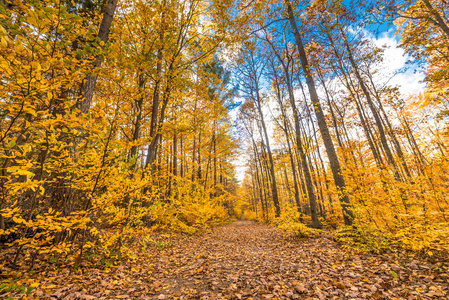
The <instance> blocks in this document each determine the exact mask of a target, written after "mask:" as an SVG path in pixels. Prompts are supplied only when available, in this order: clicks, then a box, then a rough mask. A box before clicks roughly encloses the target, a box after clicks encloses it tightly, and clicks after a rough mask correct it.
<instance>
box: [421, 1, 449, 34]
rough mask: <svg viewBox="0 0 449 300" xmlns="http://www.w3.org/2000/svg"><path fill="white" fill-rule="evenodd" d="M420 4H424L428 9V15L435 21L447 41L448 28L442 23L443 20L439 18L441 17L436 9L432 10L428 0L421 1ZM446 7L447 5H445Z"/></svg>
mask: <svg viewBox="0 0 449 300" xmlns="http://www.w3.org/2000/svg"><path fill="white" fill-rule="evenodd" d="M422 2H424V4H425V5H426V6H427V8H428V9H429V11H430V13H431V14H432V16H433V17H434V18H435V20H436V21H437V23H438V26H439V27H440V28H441V30H442V31H443V32H444V34H446V38H448V39H449V27H448V26H447V24H446V22H444V20H443V18H442V17H441V15H440V14H439V13H438V11H437V10H436V9H434V8H433V6H432V4H431V3H430V1H429V0H422ZM446 5H447V3H446Z"/></svg>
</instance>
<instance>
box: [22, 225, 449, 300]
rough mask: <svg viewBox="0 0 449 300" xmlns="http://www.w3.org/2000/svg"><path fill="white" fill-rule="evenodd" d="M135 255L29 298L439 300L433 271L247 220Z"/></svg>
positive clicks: (61, 274) (50, 276)
mask: <svg viewBox="0 0 449 300" xmlns="http://www.w3.org/2000/svg"><path fill="white" fill-rule="evenodd" d="M172 243H173V246H170V247H164V248H163V249H162V250H158V249H157V248H156V247H153V248H151V250H147V251H142V252H141V253H140V256H139V258H138V260H137V262H136V261H134V262H128V263H122V264H120V265H119V266H118V267H111V268H108V269H105V270H96V269H93V270H83V271H82V272H81V271H77V272H75V273H74V272H72V273H69V271H58V270H56V271H54V272H48V273H47V274H45V278H43V279H42V281H41V285H40V287H39V288H38V289H37V290H36V291H33V292H32V293H31V294H30V295H29V296H28V298H29V299H33V298H36V299H97V298H98V299H438V298H440V299H446V297H447V295H448V292H449V284H448V280H449V275H448V274H446V273H444V272H441V271H439V269H438V268H436V265H435V264H432V263H427V262H424V261H417V260H406V259H402V260H397V259H396V258H395V256H394V255H389V256H380V255H377V256H366V255H358V254H352V253H350V252H348V251H347V250H344V249H342V248H341V247H340V246H338V245H337V244H336V243H335V242H334V241H333V240H332V239H330V238H326V237H321V238H317V239H306V240H304V239H302V240H293V239H291V238H285V237H284V236H283V234H282V232H280V231H279V230H277V229H275V228H272V227H270V226H267V225H261V224H257V223H254V222H250V221H238V222H233V223H230V224H226V225H223V226H220V227H217V228H214V229H211V230H208V231H205V232H203V233H201V234H197V235H195V236H193V237H187V236H181V235H177V236H174V237H172Z"/></svg>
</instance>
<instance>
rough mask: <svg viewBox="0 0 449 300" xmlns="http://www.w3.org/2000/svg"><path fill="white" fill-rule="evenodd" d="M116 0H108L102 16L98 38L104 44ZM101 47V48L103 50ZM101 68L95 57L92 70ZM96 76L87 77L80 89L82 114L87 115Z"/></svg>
mask: <svg viewBox="0 0 449 300" xmlns="http://www.w3.org/2000/svg"><path fill="white" fill-rule="evenodd" d="M117 3H118V0H108V3H107V4H106V9H105V11H104V14H103V20H102V21H101V24H100V29H99V30H98V35H97V36H98V38H99V39H100V40H101V41H102V42H103V43H104V44H106V43H107V42H108V39H109V31H110V28H111V24H112V20H113V19H114V13H115V9H116V8H117ZM104 44H103V46H101V48H104ZM100 66H101V59H100V57H98V56H97V57H96V58H95V61H94V63H93V68H94V69H96V68H99V67H100ZM97 78H98V75H88V76H87V77H86V79H85V81H84V84H83V86H82V87H81V96H82V100H81V112H82V113H83V114H85V113H87V112H88V111H89V109H90V106H91V104H92V98H93V96H94V90H95V85H96V84H97Z"/></svg>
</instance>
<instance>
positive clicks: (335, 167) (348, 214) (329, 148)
mask: <svg viewBox="0 0 449 300" xmlns="http://www.w3.org/2000/svg"><path fill="white" fill-rule="evenodd" d="M286 5H287V11H288V20H289V22H290V25H291V27H292V30H293V34H294V36H295V41H296V46H297V47H298V52H299V58H300V60H301V65H302V69H303V72H304V75H305V77H306V82H307V86H308V88H309V93H310V99H311V101H312V104H313V108H314V111H315V115H316V118H317V120H318V126H319V129H320V133H321V137H322V139H323V142H324V146H325V148H326V152H327V156H328V158H329V162H330V165H331V169H332V174H333V176H334V182H335V185H336V186H337V190H338V193H339V200H340V204H341V207H342V210H343V219H344V222H345V225H352V223H353V221H354V213H353V212H352V208H351V203H350V201H349V197H348V195H347V194H346V184H345V180H344V178H343V175H342V174H341V167H340V162H339V160H338V156H337V153H336V152H335V148H334V144H333V142H332V139H331V136H330V133H329V129H328V127H327V124H326V119H325V117H324V113H323V110H322V108H321V104H320V100H319V98H318V94H317V92H316V87H315V82H314V80H313V77H312V72H311V69H310V66H309V63H308V60H307V55H306V52H305V49H304V45H303V42H302V38H301V35H300V33H299V30H298V27H297V25H296V21H295V17H294V15H293V9H292V6H291V4H290V2H288V1H286Z"/></svg>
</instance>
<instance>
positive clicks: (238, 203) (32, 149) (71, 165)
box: [0, 0, 449, 295]
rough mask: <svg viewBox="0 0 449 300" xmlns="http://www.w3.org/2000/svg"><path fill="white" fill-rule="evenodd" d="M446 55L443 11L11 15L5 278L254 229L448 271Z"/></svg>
mask: <svg viewBox="0 0 449 300" xmlns="http://www.w3.org/2000/svg"><path fill="white" fill-rule="evenodd" d="M448 45H449V6H448V4H447V1H444V0H404V1H399V0H398V1H376V0H372V1H342V0H315V1H311V0H310V1H293V0H285V1H284V0H279V1H259V0H234V1H231V0H155V1H150V0H80V1H73V0H39V1H38V0H0V249H1V250H0V251H1V252H0V269H4V268H5V270H6V268H7V269H8V270H9V271H8V272H14V270H16V271H17V270H21V269H28V270H33V269H34V268H35V267H36V265H37V264H41V263H42V262H51V264H60V265H61V266H62V265H65V266H70V268H72V269H73V268H75V269H76V268H78V267H80V266H82V265H83V264H87V263H89V262H92V264H98V261H100V258H99V259H98V261H95V259H93V258H92V257H93V256H92V253H97V254H98V253H101V254H98V255H100V256H99V257H101V259H103V260H104V261H114V260H122V259H127V258H130V257H131V258H132V257H133V253H134V251H136V248H135V247H136V245H140V246H138V247H142V245H143V244H144V242H143V241H145V239H147V240H146V241H147V242H148V239H149V237H151V236H153V234H155V232H159V231H161V230H165V231H167V232H178V233H183V234H190V235H191V234H194V233H196V232H197V231H198V230H203V229H207V228H210V227H213V226H216V225H219V224H221V223H223V222H225V221H229V220H232V219H239V218H242V217H243V218H245V219H248V220H254V221H259V222H266V223H270V224H272V225H275V226H277V227H280V228H281V229H282V230H285V231H287V232H290V233H291V234H294V235H297V236H301V237H306V236H307V237H313V236H316V235H319V234H320V232H327V233H329V234H335V235H336V236H338V239H339V240H340V242H341V243H343V244H344V245H345V247H348V248H351V249H355V250H356V251H362V252H366V253H368V252H370V253H374V254H376V253H377V254H378V253H382V252H383V251H385V250H387V249H406V251H412V252H419V253H421V254H423V255H428V256H432V255H434V254H435V253H447V251H448V250H449V248H448V245H449V229H448V228H449V211H448V209H449V198H448V187H449V177H448V176H449V175H448V174H449V160H448V157H449V156H448V151H449V150H448V147H449V127H448V118H449V100H448V99H449V98H448V97H449V59H448V57H449V48H448ZM392 53H396V54H397V53H399V54H397V56H395V57H392V55H393V54H392ZM398 61H401V63H398ZM251 226H253V225H251ZM254 226H255V225H254ZM165 231H164V232H165ZM147 242H145V245H146V243H147ZM139 243H140V244H139ZM167 243H168V242H167ZM164 245H166V244H164ZM163 247H164V246H163ZM37 262H38V263H37ZM103 265H104V263H103ZM5 274H6V273H5ZM11 274H12V273H11ZM395 274H396V273H395ZM0 275H3V274H0ZM5 276H6V275H5ZM8 276H9V275H8ZM11 276H12V275H11ZM19 277H20V276H19ZM0 279H1V278H0ZM8 280H9V279H8ZM30 282H31V281H30ZM30 282H28V283H27V282H23V283H21V284H23V286H25V287H26V288H30V287H33V286H31V283H30ZM10 283H11V281H7V284H5V283H3V285H0V295H1V293H2V292H6V291H7V292H14V289H15V287H14V288H11V285H10ZM17 286H21V285H17ZM8 289H9V290H8ZM27 291H28V290H27V289H25V288H24V290H23V292H24V293H26V292H27ZM30 291H31V290H30Z"/></svg>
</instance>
